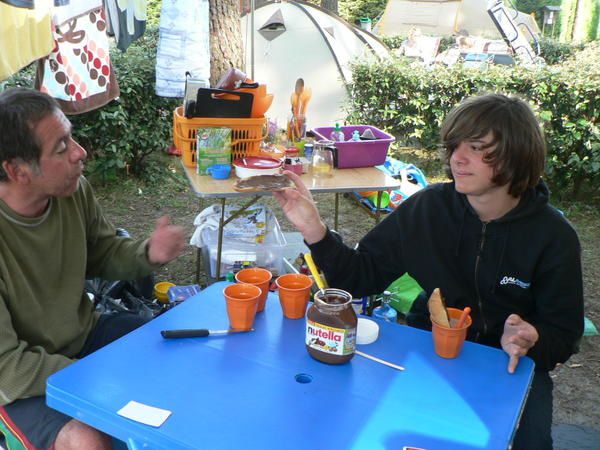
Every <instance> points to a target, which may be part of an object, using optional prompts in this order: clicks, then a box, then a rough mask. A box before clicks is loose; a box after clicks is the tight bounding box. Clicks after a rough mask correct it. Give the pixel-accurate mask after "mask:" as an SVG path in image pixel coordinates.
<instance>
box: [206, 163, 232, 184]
mask: <svg viewBox="0 0 600 450" xmlns="http://www.w3.org/2000/svg"><path fill="white" fill-rule="evenodd" d="M206 171H207V172H208V173H209V174H210V175H212V177H213V178H214V179H215V180H226V179H227V178H229V174H230V173H231V165H229V164H213V165H212V166H210V167H208V168H207V169H206Z"/></svg>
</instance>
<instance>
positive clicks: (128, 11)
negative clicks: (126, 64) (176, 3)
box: [104, 0, 148, 52]
mask: <svg viewBox="0 0 600 450" xmlns="http://www.w3.org/2000/svg"><path fill="white" fill-rule="evenodd" d="M147 5H148V2H147V0H104V8H105V11H106V16H107V19H108V25H109V31H112V34H114V36H115V40H116V41H117V48H118V49H119V50H121V51H123V52H124V51H125V50H127V47H129V46H130V45H131V43H132V42H134V41H135V40H137V39H138V38H139V37H141V36H142V35H143V34H144V32H145V31H146V19H147V15H146V11H147Z"/></svg>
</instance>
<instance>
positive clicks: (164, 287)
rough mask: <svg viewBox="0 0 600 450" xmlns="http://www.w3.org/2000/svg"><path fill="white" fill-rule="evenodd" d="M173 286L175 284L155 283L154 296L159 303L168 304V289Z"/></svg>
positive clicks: (166, 282)
mask: <svg viewBox="0 0 600 450" xmlns="http://www.w3.org/2000/svg"><path fill="white" fill-rule="evenodd" d="M173 286H175V283H170V282H168V281H161V282H160V283H156V284H155V285H154V296H155V297H156V299H157V300H158V301H159V302H161V303H169V295H168V294H167V293H168V292H169V289H171V288H172V287H173Z"/></svg>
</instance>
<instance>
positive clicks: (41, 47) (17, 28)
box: [0, 0, 54, 81]
mask: <svg viewBox="0 0 600 450" xmlns="http://www.w3.org/2000/svg"><path fill="white" fill-rule="evenodd" d="M19 6H20V7H19ZM35 6H36V7H35V8H33V1H15V0H11V1H8V2H7V0H2V1H0V81H2V80H5V79H6V78H8V77H10V76H11V75H13V74H15V73H17V72H18V71H19V70H21V69H22V68H23V67H25V66H27V65H28V64H31V63H32V62H33V61H35V60H36V59H39V58H43V57H44V56H46V55H47V54H48V53H50V52H51V51H52V47H53V46H54V39H53V38H52V25H51V23H50V12H51V7H52V0H38V1H37V2H35Z"/></svg>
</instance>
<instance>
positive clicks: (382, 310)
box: [373, 291, 398, 323]
mask: <svg viewBox="0 0 600 450" xmlns="http://www.w3.org/2000/svg"><path fill="white" fill-rule="evenodd" d="M391 299H392V293H391V292H390V291H384V292H383V297H382V298H381V306H378V307H377V308H375V309H373V317H377V318H379V319H383V320H385V321H387V322H392V323H396V319H397V317H398V312H397V311H396V310H395V309H394V308H392V307H391V306H390V300H391Z"/></svg>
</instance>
